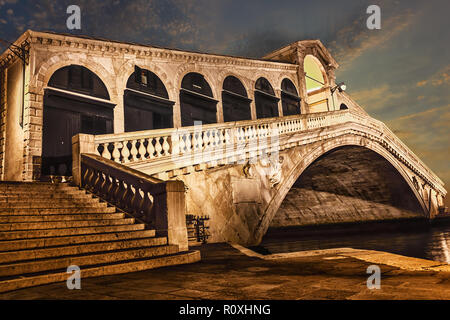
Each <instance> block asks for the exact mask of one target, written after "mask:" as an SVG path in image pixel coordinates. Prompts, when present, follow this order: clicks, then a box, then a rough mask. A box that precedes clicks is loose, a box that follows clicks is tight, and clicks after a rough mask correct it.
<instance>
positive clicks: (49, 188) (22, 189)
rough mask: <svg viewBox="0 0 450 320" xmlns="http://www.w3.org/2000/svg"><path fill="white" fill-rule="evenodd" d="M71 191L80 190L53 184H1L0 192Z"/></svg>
mask: <svg viewBox="0 0 450 320" xmlns="http://www.w3.org/2000/svg"><path fill="white" fill-rule="evenodd" d="M70 191H80V189H79V188H78V187H71V186H67V187H53V186H44V187H38V186H27V187H24V186H17V187H2V186H0V193H7V192H16V193H23V192H48V193H49V192H70Z"/></svg>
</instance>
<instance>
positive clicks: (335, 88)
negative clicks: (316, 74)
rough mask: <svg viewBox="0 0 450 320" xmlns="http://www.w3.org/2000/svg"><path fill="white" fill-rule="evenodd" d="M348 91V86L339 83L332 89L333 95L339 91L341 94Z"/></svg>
mask: <svg viewBox="0 0 450 320" xmlns="http://www.w3.org/2000/svg"><path fill="white" fill-rule="evenodd" d="M346 89H347V86H346V85H345V83H344V82H339V83H338V84H337V85H336V86H335V87H334V88H331V94H333V93H334V92H335V91H336V90H339V92H342V91H345V90H346Z"/></svg>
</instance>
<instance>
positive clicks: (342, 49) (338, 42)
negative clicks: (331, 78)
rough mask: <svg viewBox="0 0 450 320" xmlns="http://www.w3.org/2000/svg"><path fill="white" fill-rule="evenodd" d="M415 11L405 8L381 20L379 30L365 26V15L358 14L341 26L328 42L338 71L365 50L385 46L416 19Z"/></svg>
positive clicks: (347, 65) (346, 66)
mask: <svg viewBox="0 0 450 320" xmlns="http://www.w3.org/2000/svg"><path fill="white" fill-rule="evenodd" d="M416 15H417V14H416V13H413V12H412V11H411V10H406V11H404V12H402V13H399V14H397V15H394V16H392V17H388V18H386V19H384V20H382V25H381V29H380V30H369V29H367V28H366V23H365V19H366V17H365V16H360V17H359V18H357V19H356V20H354V21H353V23H351V24H349V25H348V26H347V27H345V28H342V29H341V30H340V31H339V32H338V33H337V34H336V36H335V40H333V41H331V42H330V44H329V47H330V51H332V52H333V54H334V56H335V58H336V59H337V61H339V63H340V65H341V67H340V71H342V70H344V69H346V68H348V67H349V66H350V65H351V63H352V62H353V61H355V60H356V59H357V58H359V57H360V56H362V55H363V54H364V53H365V52H367V51H369V50H371V49H374V48H379V47H383V46H385V45H386V44H387V43H388V42H389V40H391V39H392V38H393V37H395V36H397V35H398V34H399V33H400V32H402V31H404V30H407V28H408V26H410V25H411V24H412V23H413V22H414V21H415V19H416Z"/></svg>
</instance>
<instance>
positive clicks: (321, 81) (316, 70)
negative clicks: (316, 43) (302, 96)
mask: <svg viewBox="0 0 450 320" xmlns="http://www.w3.org/2000/svg"><path fill="white" fill-rule="evenodd" d="M304 71H305V82H306V92H307V103H308V106H309V108H310V110H309V111H310V112H324V111H329V103H328V95H327V92H326V90H325V89H324V88H325V86H326V83H327V81H326V79H325V72H324V71H323V66H322V64H321V62H320V61H319V59H317V58H316V57H314V56H312V55H307V56H306V57H305V60H304Z"/></svg>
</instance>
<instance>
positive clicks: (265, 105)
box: [255, 78, 280, 119]
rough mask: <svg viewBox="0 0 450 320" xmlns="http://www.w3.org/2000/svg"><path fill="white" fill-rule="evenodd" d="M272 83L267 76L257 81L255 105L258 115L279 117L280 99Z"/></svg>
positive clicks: (259, 117)
mask: <svg viewBox="0 0 450 320" xmlns="http://www.w3.org/2000/svg"><path fill="white" fill-rule="evenodd" d="M279 100H280V99H279V98H278V97H277V96H275V92H274V90H273V88H272V85H271V84H270V82H269V81H268V80H267V79H266V78H259V79H258V80H257V81H256V83H255V105H256V117H257V118H258V119H261V118H273V117H278V116H279V114H278V101H279Z"/></svg>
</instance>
